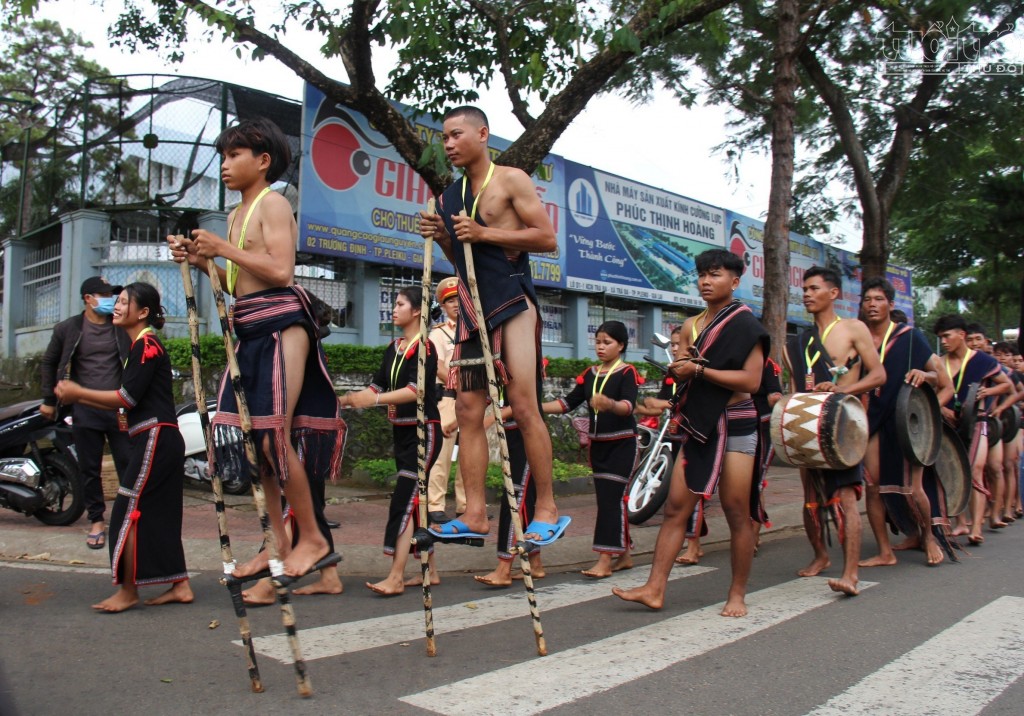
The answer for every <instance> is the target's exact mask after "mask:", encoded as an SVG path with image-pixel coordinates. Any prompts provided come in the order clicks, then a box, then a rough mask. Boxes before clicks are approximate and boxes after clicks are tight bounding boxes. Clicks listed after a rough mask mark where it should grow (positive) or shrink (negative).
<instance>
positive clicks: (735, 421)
mask: <svg viewBox="0 0 1024 716" xmlns="http://www.w3.org/2000/svg"><path fill="white" fill-rule="evenodd" d="M742 274H743V260H742V259H741V258H739V257H738V256H736V255H735V254H733V253H731V252H728V251H724V250H722V249H711V250H709V251H705V252H704V253H702V254H700V255H699V256H698V257H697V276H698V279H697V286H698V287H699V289H700V293H701V298H703V299H704V300H705V301H706V302H707V309H706V310H705V311H704V312H702V313H699V314H697V315H696V316H693V317H692V318H689V319H687V321H686V322H685V323H684V324H683V330H682V336H683V341H684V342H686V340H687V337H688V336H690V335H692V330H691V329H692V328H694V327H696V329H697V339H696V340H695V341H693V343H692V345H691V346H690V353H689V356H692V357H703V358H705V359H706V361H705V362H698V361H696V360H691V359H690V357H687V358H685V359H680V360H675V361H673V362H672V365H671V371H672V375H673V377H674V378H675V379H676V380H677V381H678V382H679V390H680V391H681V395H680V398H679V402H678V403H677V408H676V413H675V417H676V419H678V420H679V423H680V425H681V427H682V430H683V431H684V434H683V447H682V452H683V455H682V457H681V458H679V459H677V460H676V461H675V465H674V467H673V470H672V483H671V485H670V487H669V493H668V501H667V502H666V506H665V519H664V521H663V522H662V525H661V529H660V530H659V531H658V539H657V542H656V543H655V546H654V561H653V563H652V565H651V573H650V575H649V576H648V577H647V583H646V584H644V585H643V586H642V587H638V588H636V589H628V590H626V589H619V588H615V589H613V590H612V593H613V594H615V595H616V596H617V597H619V598H620V599H625V600H626V601H631V602H639V603H641V604H643V605H645V606H647V607H650V608H651V609H661V607H662V606H663V605H664V602H665V587H666V585H667V583H668V576H669V573H670V572H671V571H672V565H673V562H674V560H675V557H676V555H677V554H678V553H679V548H680V547H682V545H683V538H684V535H685V532H686V525H687V522H688V521H689V519H690V515H691V514H692V513H693V511H694V509H695V508H696V507H697V504H698V503H699V502H700V501H701V500H702V499H705V498H710V497H711V496H712V495H713V494H714V493H715V491H716V490H718V489H719V487H720V492H721V500H722V511H723V512H724V513H725V518H726V521H727V522H728V523H729V532H730V536H731V539H730V543H729V546H730V551H731V555H732V583H731V584H730V586H729V595H728V597H727V598H726V602H725V607H724V608H723V609H722V616H725V617H742V616H746V614H747V605H746V594H747V580H748V578H749V577H750V567H751V563H752V561H753V558H754V530H753V528H752V527H751V518H752V517H753V515H751V504H752V502H753V501H752V500H751V492H752V490H758V489H759V487H760V485H759V484H758V485H755V483H754V471H755V469H754V459H755V458H754V455H755V452H756V450H757V428H758V418H757V411H756V409H755V407H754V403H753V400H752V399H751V394H752V393H753V392H754V391H756V390H757V389H758V387H759V386H760V385H761V376H762V372H763V370H764V363H765V358H766V356H767V354H768V346H769V339H768V334H767V333H766V332H765V330H764V328H763V327H762V326H761V324H760V322H759V321H758V320H757V319H756V318H754V314H753V313H752V312H751V311H750V309H749V308H748V307H747V306H745V305H743V304H742V303H740V302H739V301H735V300H733V291H735V290H736V288H737V287H739V283H740V276H741V275H742ZM723 414H724V415H723ZM723 418H724V420H723ZM723 425H724V426H725V430H724V431H722V430H720V429H719V428H720V426H723ZM723 432H724V433H725V434H722V433H723Z"/></svg>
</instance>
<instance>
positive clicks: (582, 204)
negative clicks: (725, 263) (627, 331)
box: [564, 161, 725, 307]
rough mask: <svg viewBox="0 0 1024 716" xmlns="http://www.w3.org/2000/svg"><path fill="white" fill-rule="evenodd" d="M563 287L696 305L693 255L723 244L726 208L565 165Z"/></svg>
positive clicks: (594, 171)
mask: <svg viewBox="0 0 1024 716" xmlns="http://www.w3.org/2000/svg"><path fill="white" fill-rule="evenodd" d="M565 181H566V182H567V184H568V188H567V189H566V200H567V201H568V207H567V208H566V211H565V212H564V213H565V215H566V218H565V224H566V241H565V253H566V261H565V265H566V272H567V274H568V277H567V279H566V287H567V288H569V289H573V290H577V291H585V292H595V293H601V292H604V293H608V294H609V295H615V296H623V297H626V298H635V299H639V300H644V301H659V302H663V303H674V304H678V305H683V306H692V307H698V306H703V305H704V302H703V301H702V300H701V298H700V294H699V292H698V291H697V288H696V280H697V273H696V266H695V264H694V257H695V256H697V254H699V253H701V252H702V251H705V250H707V249H710V248H715V247H718V248H721V247H723V246H724V245H725V232H724V229H723V223H724V220H725V214H724V212H723V211H722V210H721V209H719V208H717V207H714V206H710V205H708V204H702V203H701V202H699V201H694V200H693V199H688V198H686V197H683V196H679V195H677V194H670V193H668V192H666V191H663V190H661V189H655V188H654V187H651V186H648V185H646V184H641V183H639V182H635V181H630V180H629V179H623V178H622V177H618V176H615V175H614V174H606V173H604V172H601V171H598V170H597V169H593V168H592V167H588V166H584V165H582V164H576V163H575V162H570V161H566V162H565Z"/></svg>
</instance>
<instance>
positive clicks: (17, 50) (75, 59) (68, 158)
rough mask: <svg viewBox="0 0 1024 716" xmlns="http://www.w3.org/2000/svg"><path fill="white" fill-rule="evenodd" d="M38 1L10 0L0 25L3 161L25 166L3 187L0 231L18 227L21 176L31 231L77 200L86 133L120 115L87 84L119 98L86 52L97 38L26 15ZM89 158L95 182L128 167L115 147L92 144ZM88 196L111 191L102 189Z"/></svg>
mask: <svg viewBox="0 0 1024 716" xmlns="http://www.w3.org/2000/svg"><path fill="white" fill-rule="evenodd" d="M33 5H34V4H33V3H13V4H12V3H5V4H4V7H5V8H6V9H7V10H8V11H9V13H10V14H9V15H8V17H6V18H4V19H3V22H2V24H0V38H2V40H0V96H3V97H5V98H6V100H5V101H3V102H0V148H2V149H0V162H4V163H7V162H10V163H11V164H12V165H13V166H16V167H17V169H18V173H19V177H18V180H17V181H11V182H8V183H7V184H6V185H5V186H3V187H2V188H0V235H2V234H6V233H11V232H13V231H15V230H16V229H17V228H19V227H15V222H16V221H17V217H18V215H19V202H21V199H22V180H23V179H25V181H24V185H25V190H24V196H25V201H24V204H23V205H22V207H21V208H22V210H23V211H22V214H23V216H22V227H21V228H23V229H25V230H28V229H31V228H35V227H38V226H41V225H43V224H45V223H47V222H48V221H49V220H50V219H51V218H52V217H53V216H55V215H56V213H57V212H58V211H60V210H65V209H66V208H67V207H68V206H76V205H78V204H79V203H80V193H81V191H82V187H81V183H80V180H79V177H80V175H81V169H82V167H81V162H82V161H83V159H82V150H83V146H82V137H83V135H85V134H87V133H88V132H89V131H95V130H97V129H105V128H109V127H111V126H113V125H115V124H116V123H117V122H118V121H119V119H120V116H119V113H118V107H117V102H116V101H111V100H107V99H99V98H97V97H95V96H94V94H90V93H89V92H83V90H82V87H83V86H84V85H86V84H87V83H90V82H91V83H92V87H93V88H97V89H99V88H102V89H104V90H109V92H104V94H106V95H107V96H115V97H116V96H117V89H118V87H119V85H120V81H119V80H116V79H114V78H110V77H107V75H109V72H108V71H107V70H106V69H105V68H103V67H101V66H100V65H98V64H96V63H95V62H92V61H90V60H88V59H86V58H85V52H86V51H87V50H88V49H89V48H91V47H92V45H91V44H90V43H88V42H86V41H85V40H83V39H82V38H81V36H79V35H78V34H76V33H75V32H72V31H69V30H64V29H63V28H62V27H61V26H60V24H59V23H57V22H54V21H52V20H26V19H22V17H23V15H19V13H25V12H30V11H32V10H34V6H33ZM26 145H27V146H26ZM26 149H27V154H28V164H27V166H26V163H25V159H24V158H25V154H26ZM89 161H90V172H89V176H90V179H91V181H93V182H94V184H95V186H96V187H100V186H104V185H109V184H111V182H109V181H108V180H109V177H110V176H111V174H112V173H115V172H124V171H129V173H130V170H126V169H125V168H124V167H122V166H120V158H119V157H118V156H117V155H116V149H115V148H110V149H106V150H99V149H97V150H93V151H90V156H89ZM90 195H92V196H98V197H99V198H107V197H104V196H103V194H102V191H100V190H99V189H96V190H95V191H90Z"/></svg>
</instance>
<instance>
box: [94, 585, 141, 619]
mask: <svg viewBox="0 0 1024 716" xmlns="http://www.w3.org/2000/svg"><path fill="white" fill-rule="evenodd" d="M138 603H139V593H138V591H136V590H134V589H125V588H124V587H122V588H121V589H118V590H117V591H116V592H114V595H113V596H111V597H107V598H106V599H104V600H103V601H102V602H100V603H99V604H93V605H92V608H93V609H95V610H96V611H100V612H107V613H108V614H116V613H118V612H123V611H125V610H126V609H131V608H132V607H134V606H135V605H136V604H138Z"/></svg>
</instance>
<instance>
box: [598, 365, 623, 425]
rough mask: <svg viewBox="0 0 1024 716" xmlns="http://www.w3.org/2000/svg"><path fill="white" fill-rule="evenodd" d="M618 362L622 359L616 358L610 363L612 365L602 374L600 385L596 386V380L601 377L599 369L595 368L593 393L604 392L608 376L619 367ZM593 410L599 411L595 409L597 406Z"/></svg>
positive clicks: (599, 393)
mask: <svg viewBox="0 0 1024 716" xmlns="http://www.w3.org/2000/svg"><path fill="white" fill-rule="evenodd" d="M620 363H622V359H621V358H616V359H615V362H614V363H612V367H611V368H609V369H608V372H607V373H605V374H604V380H602V381H601V387H598V385H597V381H598V379H599V378H600V377H601V369H600V368H598V369H597V370H596V372H595V374H594V395H601V394H602V393H604V386H605V385H606V384H607V383H608V378H610V377H611V375H612V373H614V372H615V369H616V368H618V367H619V364H620ZM594 412H595V413H597V412H599V411H598V410H597V408H594Z"/></svg>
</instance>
